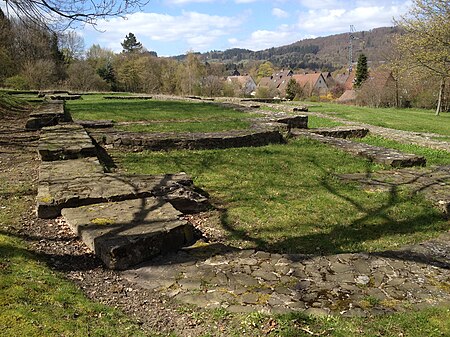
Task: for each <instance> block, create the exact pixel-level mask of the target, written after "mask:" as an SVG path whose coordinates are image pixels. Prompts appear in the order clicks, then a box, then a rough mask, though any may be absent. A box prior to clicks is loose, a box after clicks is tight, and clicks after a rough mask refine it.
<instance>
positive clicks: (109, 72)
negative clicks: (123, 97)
mask: <svg viewBox="0 0 450 337" xmlns="http://www.w3.org/2000/svg"><path fill="white" fill-rule="evenodd" d="M97 74H98V75H99V76H100V77H101V78H102V79H103V80H105V81H106V83H108V84H109V85H110V86H111V90H113V91H115V90H116V89H117V81H116V74H115V71H114V68H113V66H112V64H111V62H109V61H108V62H106V64H105V66H104V67H100V68H98V69H97Z"/></svg>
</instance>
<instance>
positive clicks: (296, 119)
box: [276, 115, 308, 129]
mask: <svg viewBox="0 0 450 337" xmlns="http://www.w3.org/2000/svg"><path fill="white" fill-rule="evenodd" d="M276 122H277V123H282V124H287V126H288V128H289V129H291V128H296V129H307V128H308V116H305V115H302V116H289V117H283V118H279V119H277V120H276Z"/></svg>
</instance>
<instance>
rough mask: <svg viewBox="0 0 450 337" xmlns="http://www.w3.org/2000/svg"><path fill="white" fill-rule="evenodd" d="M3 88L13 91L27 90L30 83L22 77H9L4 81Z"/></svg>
mask: <svg viewBox="0 0 450 337" xmlns="http://www.w3.org/2000/svg"><path fill="white" fill-rule="evenodd" d="M5 86H6V87H7V88H11V89H15V90H29V89H30V83H29V82H28V80H27V79H26V78H25V77H24V76H22V75H16V76H12V77H9V78H7V79H6V80H5Z"/></svg>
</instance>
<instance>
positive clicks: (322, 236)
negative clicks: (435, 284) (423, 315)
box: [219, 158, 449, 268]
mask: <svg viewBox="0 0 450 337" xmlns="http://www.w3.org/2000/svg"><path fill="white" fill-rule="evenodd" d="M308 160H310V161H311V162H312V163H313V164H314V165H315V167H316V168H317V170H320V171H321V172H322V173H323V175H322V178H321V180H320V186H321V187H322V188H323V189H324V190H326V191H327V193H329V194H331V195H332V196H334V197H335V198H338V199H339V200H342V201H344V202H345V203H347V204H349V205H351V207H352V209H354V211H355V213H357V214H360V216H359V217H357V218H356V219H354V220H353V221H351V222H350V223H349V224H342V225H336V226H333V227H332V228H331V229H330V230H329V231H321V232H319V233H309V234H305V235H298V236H289V237H284V238H282V239H281V240H278V241H276V242H270V241H268V240H265V239H264V238H263V236H262V235H258V236H257V235H252V234H251V233H249V232H248V231H246V230H245V229H240V228H237V227H236V226H235V225H234V224H233V223H232V221H231V220H230V218H229V213H228V210H227V209H226V208H223V209H220V210H219V211H220V212H221V225H222V227H223V228H224V229H225V230H226V231H227V232H228V233H229V235H230V238H231V239H237V240H238V241H244V242H247V243H250V245H251V246H252V247H254V248H255V249H257V250H264V251H269V252H273V253H288V254H312V255H333V254H341V253H357V252H361V249H360V248H358V247H360V245H361V244H362V243H364V242H369V241H376V240H378V239H382V238H383V237H386V236H396V235H408V234H414V233H420V232H427V231H429V230H430V229H431V227H430V224H433V223H437V222H442V221H443V220H445V217H444V216H443V214H440V213H439V212H438V211H430V210H429V209H428V210H427V209H423V211H422V212H419V213H418V214H415V215H414V216H408V215H407V216H406V217H405V216H404V217H402V218H401V219H398V218H397V219H396V218H394V217H393V216H391V215H390V212H391V211H392V210H393V209H395V208H398V207H401V206H402V204H403V203H405V202H408V200H407V199H408V196H411V195H415V194H417V193H419V192H421V191H423V190H425V189H427V188H430V187H432V186H433V184H438V183H439V182H430V183H429V184H423V183H421V184H418V185H416V182H417V181H418V180H419V179H420V178H421V175H418V176H415V177H412V178H411V179H408V180H406V181H402V182H392V183H386V182H383V183H384V187H385V193H387V197H386V200H385V201H384V202H382V203H381V204H380V205H378V206H377V207H375V208H373V207H370V205H365V204H364V202H363V201H361V200H358V199H357V198H356V197H352V196H351V195H348V194H345V193H344V192H342V191H340V190H339V188H338V185H336V184H334V183H333V182H332V179H333V178H335V176H334V175H332V174H330V172H328V171H327V170H326V169H324V168H323V167H321V166H320V165H319V164H318V163H317V161H315V160H314V159H311V158H308ZM372 175H373V173H372V172H371V171H370V170H369V169H367V170H366V172H365V178H366V179H370V178H371V177H372ZM380 183H381V182H380ZM353 185H355V188H360V187H358V186H357V185H356V184H355V183H353ZM405 189H406V190H407V191H408V192H407V195H406V196H405V192H404V190H405ZM329 207H333V205H329ZM323 211H324V212H326V211H327V210H326V209H324V210H323ZM310 225H311V226H317V225H318V224H315V223H310V224H309V223H307V224H305V226H310ZM261 231H265V234H270V231H268V230H265V229H261ZM261 231H260V233H261ZM271 231H272V230H271ZM276 231H278V229H276V228H275V229H273V232H276ZM405 249H406V248H405ZM407 252H409V254H408V253H407ZM374 254H378V255H380V256H391V257H395V258H398V259H402V260H412V261H416V262H426V263H429V264H432V265H436V266H441V267H442V266H443V265H444V266H446V268H448V267H449V264H448V263H443V262H442V261H441V260H439V259H435V258H434V257H433V256H427V255H426V254H425V255H424V254H421V253H415V252H413V251H412V250H408V251H407V250H404V249H401V248H399V250H398V251H397V250H386V251H382V252H376V253H374Z"/></svg>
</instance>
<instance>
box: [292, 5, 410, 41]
mask: <svg viewBox="0 0 450 337" xmlns="http://www.w3.org/2000/svg"><path fill="white" fill-rule="evenodd" d="M372 2H375V1H372ZM406 10H407V7H406V6H405V5H401V6H368V7H355V8H353V9H344V8H336V9H318V10H314V9H311V10H309V11H308V12H307V13H301V14H300V16H299V20H298V27H299V29H302V30H304V31H306V32H308V33H311V34H333V33H341V32H346V31H348V29H349V27H350V25H354V26H355V28H356V30H358V31H360V30H368V29H372V28H376V27H382V26H392V24H393V18H394V17H398V16H399V15H401V14H403V13H405V11H406Z"/></svg>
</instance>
